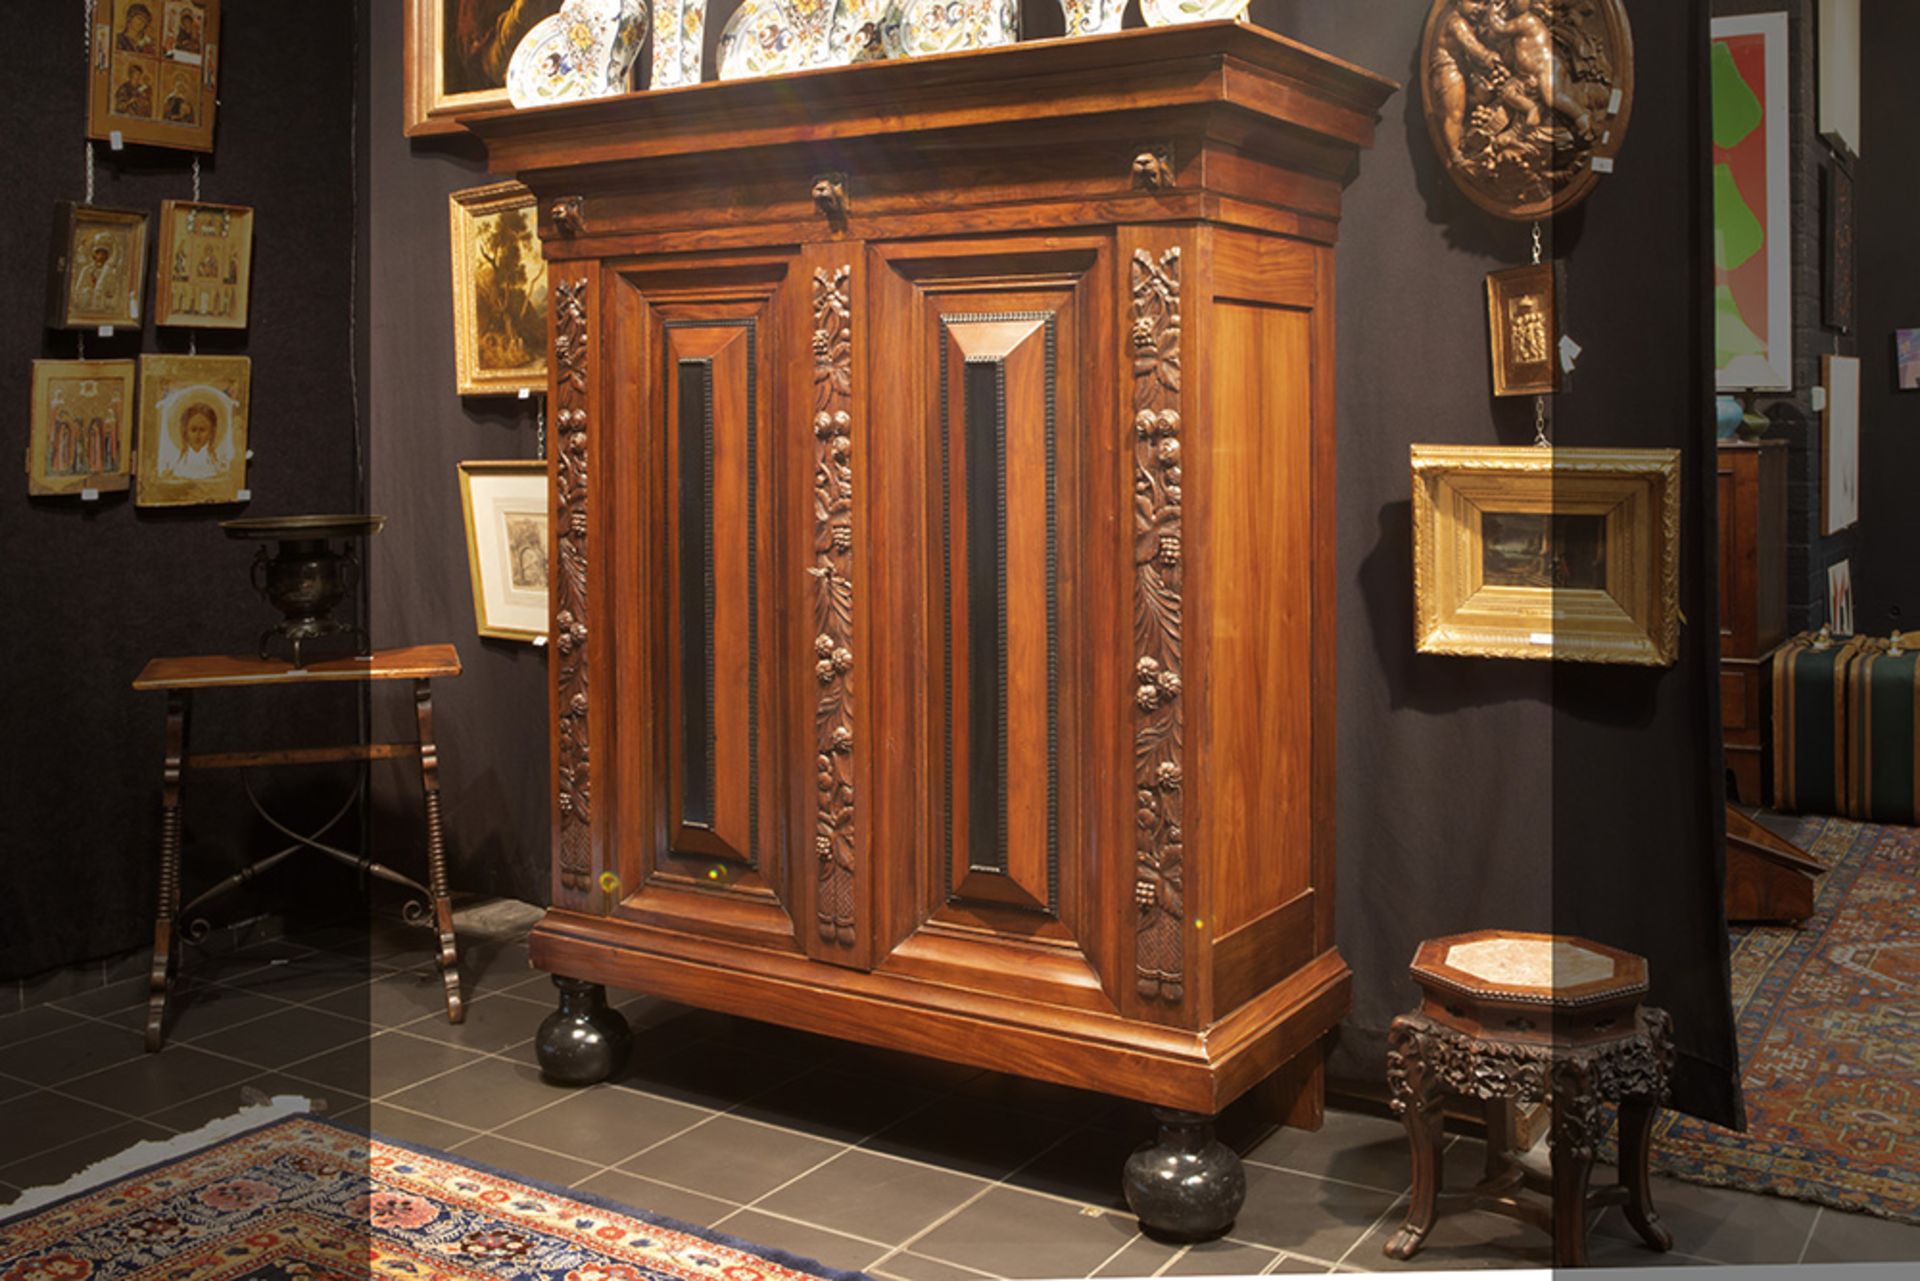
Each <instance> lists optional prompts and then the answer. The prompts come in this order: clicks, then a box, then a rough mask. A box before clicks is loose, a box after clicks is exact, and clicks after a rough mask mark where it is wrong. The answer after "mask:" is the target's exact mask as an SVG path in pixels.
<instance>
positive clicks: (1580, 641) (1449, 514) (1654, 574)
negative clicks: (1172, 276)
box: [1412, 445, 1680, 667]
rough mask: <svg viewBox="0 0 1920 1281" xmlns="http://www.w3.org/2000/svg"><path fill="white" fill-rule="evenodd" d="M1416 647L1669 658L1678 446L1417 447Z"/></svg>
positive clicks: (1673, 653) (1675, 639) (1642, 660)
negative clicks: (1613, 447)
mask: <svg viewBox="0 0 1920 1281" xmlns="http://www.w3.org/2000/svg"><path fill="white" fill-rule="evenodd" d="M1412 464H1413V564H1414V644H1415V647H1416V648H1417V649H1418V650H1419V652H1420V653H1423V654H1448V655H1455V656H1462V657H1473V658H1518V659H1549V660H1554V661H1559V662H1584V663H1620V664H1631V665H1639V666H1656V667H1666V666H1671V665H1672V664H1673V662H1674V661H1675V659H1676V658H1677V657H1678V654H1679V640H1680V610H1679V590H1680V451H1678V450H1674V449H1559V448H1542V447H1540V446H1471V445H1415V446H1413V447H1412Z"/></svg>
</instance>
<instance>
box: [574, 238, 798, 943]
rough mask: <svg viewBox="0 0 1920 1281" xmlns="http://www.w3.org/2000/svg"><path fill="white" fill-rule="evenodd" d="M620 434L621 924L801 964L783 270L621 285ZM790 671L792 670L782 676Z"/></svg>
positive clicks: (657, 276)
mask: <svg viewBox="0 0 1920 1281" xmlns="http://www.w3.org/2000/svg"><path fill="white" fill-rule="evenodd" d="M610 275H611V281H610V284H609V292H610V295H611V297H610V299H609V311H610V315H611V327H612V332H611V334H610V337H609V348H610V350H609V353H608V361H609V366H608V367H609V372H610V376H611V380H612V383H611V385H612V386H613V388H614V389H615V391H614V395H615V398H616V400H617V402H618V407H617V410H616V414H615V417H616V424H617V427H616V430H615V431H614V432H613V433H611V438H610V439H607V440H605V442H604V443H603V445H602V449H601V453H600V454H599V456H598V458H597V460H596V461H597V463H598V465H599V468H600V472H601V474H599V475H597V476H596V477H595V478H594V479H595V485H596V490H597V491H598V492H600V493H610V494H611V495H612V501H613V503H614V504H615V505H616V507H617V508H618V511H617V512H616V515H615V527H616V528H618V529H620V530H622V531H625V534H624V536H623V538H622V539H621V540H620V541H619V542H618V543H616V544H615V545H614V546H612V547H611V548H609V549H608V550H607V552H606V553H605V554H606V556H607V558H608V563H607V564H606V565H605V567H604V568H603V569H602V570H601V571H600V572H601V573H602V575H603V579H602V582H603V583H604V588H603V589H604V590H606V591H608V592H609V593H610V595H611V597H612V599H613V602H614V610H615V616H616V618H617V624H616V635H615V637H614V644H613V645H612V646H611V647H610V652H611V654H612V663H611V666H612V675H613V680H614V683H615V687H616V692H615V699H616V706H617V708H618V713H617V715H616V718H615V720H616V724H615V726H614V743H615V755H616V760H615V762H614V769H615V772H616V777H617V779H618V783H619V785H618V786H617V787H616V788H614V789H612V795H613V797H614V804H615V806H616V812H615V814H614V817H613V826H612V830H613V840H614V842H615V845H616V850H615V858H616V865H617V866H618V867H619V868H620V873H619V876H620V882H621V884H620V888H619V892H618V897H619V902H618V905H617V907H616V911H617V913H618V914H619V915H621V916H624V917H627V918H629V919H634V920H641V921H646V922H649V923H652V924H656V925H663V926H668V927H670V928H675V929H681V930H685V931H688V932H690V933H693V934H696V935H704V936H708V937H713V938H719V939H727V940H734V941H750V942H756V943H761V944H771V945H775V946H792V947H794V948H800V947H802V946H804V944H803V942H802V930H801V928H800V926H799V925H798V924H797V922H798V921H799V920H800V919H801V917H802V915H803V913H802V912H801V911H800V910H799V909H798V908H797V907H796V899H797V893H798V892H797V890H796V886H795V881H794V868H793V860H792V859H791V857H790V854H789V844H790V831H791V828H792V822H791V818H790V812H791V810H792V808H793V798H794V796H795V794H796V792H797V790H798V788H799V787H800V786H801V785H802V776H803V774H804V771H802V770H800V769H798V768H796V767H795V766H794V765H793V763H792V761H793V754H792V753H790V752H782V751H780V750H778V746H777V745H778V744H779V743H780V742H781V741H782V736H783V733H784V730H785V725H786V721H787V716H786V713H785V712H784V710H783V704H782V702H781V690H782V689H783V688H785V686H786V685H787V684H788V683H790V682H788V681H784V680H783V675H782V672H781V667H782V665H783V664H782V657H783V655H790V654H792V653H793V652H794V646H795V645H796V644H797V643H799V642H798V641H797V639H796V636H795V634H794V629H793V627H792V624H791V619H792V615H793V611H794V610H795V609H796V608H798V607H799V605H800V596H799V592H798V587H797V585H796V584H795V582H794V579H795V576H796V574H798V573H799V570H798V568H797V566H796V565H795V564H794V558H793V557H792V555H791V554H790V553H789V552H788V550H787V548H786V546H785V542H784V540H782V539H781V538H780V537H779V524H780V520H781V517H782V513H783V512H784V511H785V510H787V509H788V507H789V505H790V503H789V500H788V499H787V498H786V497H784V496H783V490H786V489H791V488H793V486H794V484H795V483H796V481H795V477H796V475H800V476H803V475H804V473H796V469H795V466H794V464H792V463H790V462H789V461H788V459H789V457H790V454H789V451H787V450H786V449H785V448H784V447H783V440H782V428H783V426H785V425H787V423H788V419H789V418H790V414H789V412H788V410H789V406H788V405H787V398H788V397H789V396H790V395H792V394H794V392H795V389H796V386H795V385H796V379H795V377H794V376H793V374H792V373H791V372H790V371H789V370H788V369H787V368H786V365H785V363H783V357H784V356H785V353H787V352H788V351H791V350H795V349H796V344H795V343H794V338H793V335H792V334H791V333H790V332H789V331H790V329H791V328H792V327H793V326H794V325H795V324H796V323H797V320H796V317H795V315H794V308H795V306H796V305H797V304H796V302H795V299H796V297H797V294H798V290H797V287H796V284H795V280H796V277H797V267H796V265H795V263H794V262H793V261H792V260H791V259H790V258H788V257H786V256H780V255H772V256H765V255H742V256H738V257H724V258H720V257H716V258H712V259H701V258H687V257H680V258H674V259H665V260H655V261H651V262H647V263H644V264H640V265H632V266H627V267H624V268H620V269H616V270H614V271H613V272H611V273H610ZM786 666H791V664H786Z"/></svg>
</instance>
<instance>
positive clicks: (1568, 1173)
mask: <svg viewBox="0 0 1920 1281" xmlns="http://www.w3.org/2000/svg"><path fill="white" fill-rule="evenodd" d="M1552 1079H1553V1129H1552V1131H1551V1132H1550V1133H1549V1135H1548V1140H1547V1141H1548V1144H1549V1146H1550V1147H1551V1148H1552V1150H1553V1266H1554V1267H1556V1268H1581V1267H1585V1266H1586V1263H1587V1183H1588V1180H1589V1179H1590V1177H1591V1176H1592V1174H1593V1149H1594V1144H1595V1142H1596V1140H1598V1138H1599V1137H1600V1136H1599V1125H1600V1107H1599V1100H1598V1099H1596V1098H1595V1097H1594V1093H1593V1074H1592V1070H1591V1068H1590V1066H1589V1065H1588V1063H1587V1062H1586V1061H1585V1060H1584V1059H1578V1058H1574V1059H1561V1060H1559V1061H1557V1062H1555V1063H1554V1065H1553V1078H1552Z"/></svg>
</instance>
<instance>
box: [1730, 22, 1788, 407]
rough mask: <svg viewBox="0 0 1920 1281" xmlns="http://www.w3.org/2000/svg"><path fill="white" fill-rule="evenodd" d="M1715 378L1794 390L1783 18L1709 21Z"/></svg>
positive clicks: (1739, 387)
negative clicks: (1710, 46) (1711, 50)
mask: <svg viewBox="0 0 1920 1281" xmlns="http://www.w3.org/2000/svg"><path fill="white" fill-rule="evenodd" d="M1711 65H1712V72H1711V78H1712V93H1713V300H1714V301H1713V309H1714V353H1715V354H1714V382H1715V385H1716V386H1717V387H1718V388H1719V390H1721V391H1788V390H1791V388H1792V387H1793V217H1792V187H1791V179H1792V165H1791V156H1790V153H1789V152H1788V149H1787V119H1788V92H1787V15H1786V14H1785V13H1763V14H1756V15H1752V16H1748V17H1738V18H1715V19H1714V20H1713V54H1712V64H1711Z"/></svg>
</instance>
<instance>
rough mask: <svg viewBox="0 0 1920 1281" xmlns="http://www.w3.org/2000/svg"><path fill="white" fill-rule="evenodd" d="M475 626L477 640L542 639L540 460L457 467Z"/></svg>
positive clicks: (543, 485)
mask: <svg viewBox="0 0 1920 1281" xmlns="http://www.w3.org/2000/svg"><path fill="white" fill-rule="evenodd" d="M460 510H461V514H462V515H463V516H464V517H465V519H466V525H467V570H468V573H469V574H470V575H471V577H472V579H473V620H474V625H475V627H476V628H477V629H478V631H479V633H480V634H481V635H482V636H492V637H495V638H498V639H501V640H523V641H531V640H538V639H539V638H540V637H542V636H545V635H546V634H547V600H548V592H547V582H548V579H547V572H548V570H547V567H548V565H549V563H550V561H549V557H550V555H551V550H552V541H551V539H550V538H549V537H548V518H547V511H548V507H547V465H546V463H545V462H543V461H541V460H539V459H537V458H536V459H511V460H507V461H501V462H464V463H461V464H460Z"/></svg>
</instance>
